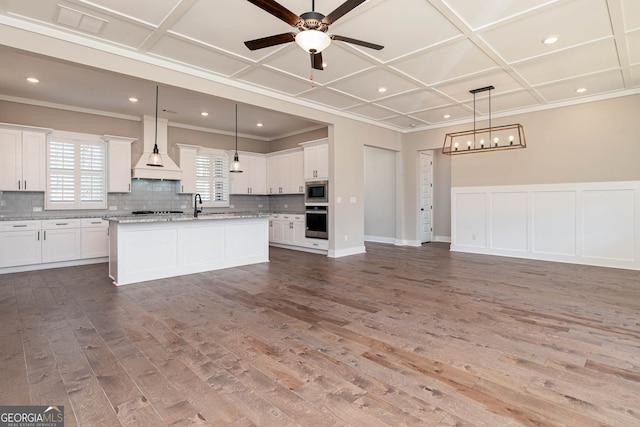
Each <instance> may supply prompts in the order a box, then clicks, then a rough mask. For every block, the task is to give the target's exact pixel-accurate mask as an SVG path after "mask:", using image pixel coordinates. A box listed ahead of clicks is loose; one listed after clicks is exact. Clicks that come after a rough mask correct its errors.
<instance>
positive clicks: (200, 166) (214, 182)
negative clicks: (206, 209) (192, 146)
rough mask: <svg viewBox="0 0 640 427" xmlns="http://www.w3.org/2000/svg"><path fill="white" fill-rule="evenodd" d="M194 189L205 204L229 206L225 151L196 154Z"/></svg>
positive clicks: (227, 170) (227, 166) (227, 164)
mask: <svg viewBox="0 0 640 427" xmlns="http://www.w3.org/2000/svg"><path fill="white" fill-rule="evenodd" d="M203 151H205V150H203ZM196 191H197V192H198V193H200V196H201V197H202V202H203V203H204V205H205V206H211V207H215V206H229V161H228V157H227V154H226V153H224V152H222V151H212V152H203V153H201V154H198V155H197V156H196Z"/></svg>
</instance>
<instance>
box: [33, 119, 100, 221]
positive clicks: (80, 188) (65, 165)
mask: <svg viewBox="0 0 640 427" xmlns="http://www.w3.org/2000/svg"><path fill="white" fill-rule="evenodd" d="M85 137H86V136H85ZM73 138H74V134H73V133H69V132H66V133H61V134H60V135H54V136H53V137H52V138H51V139H50V140H49V142H48V145H47V192H46V195H45V208H46V209H105V208H106V207H107V206H106V205H107V200H106V199H107V197H106V196H107V193H106V146H105V144H104V143H103V142H91V141H85V140H75V139H73ZM98 138H99V137H97V136H96V137H95V139H98Z"/></svg>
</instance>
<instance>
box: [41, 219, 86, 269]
mask: <svg viewBox="0 0 640 427" xmlns="http://www.w3.org/2000/svg"><path fill="white" fill-rule="evenodd" d="M80 227H81V222H80V220H78V219H52V220H44V221H42V234H43V236H42V262H59V261H69V260H76V259H80V258H81V255H82V240H81V239H82V231H81V229H80Z"/></svg>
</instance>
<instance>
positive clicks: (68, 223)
mask: <svg viewBox="0 0 640 427" xmlns="http://www.w3.org/2000/svg"><path fill="white" fill-rule="evenodd" d="M80 225H81V220H79V219H64V218H61V219H47V220H43V221H42V229H43V230H55V229H60V228H80Z"/></svg>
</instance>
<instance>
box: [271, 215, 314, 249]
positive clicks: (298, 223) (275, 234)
mask: <svg viewBox="0 0 640 427" xmlns="http://www.w3.org/2000/svg"><path fill="white" fill-rule="evenodd" d="M304 232H305V225H304V215H295V214H273V215H271V218H270V220H269V243H276V244H281V245H289V246H304V245H305V240H304V239H305V237H304Z"/></svg>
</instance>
